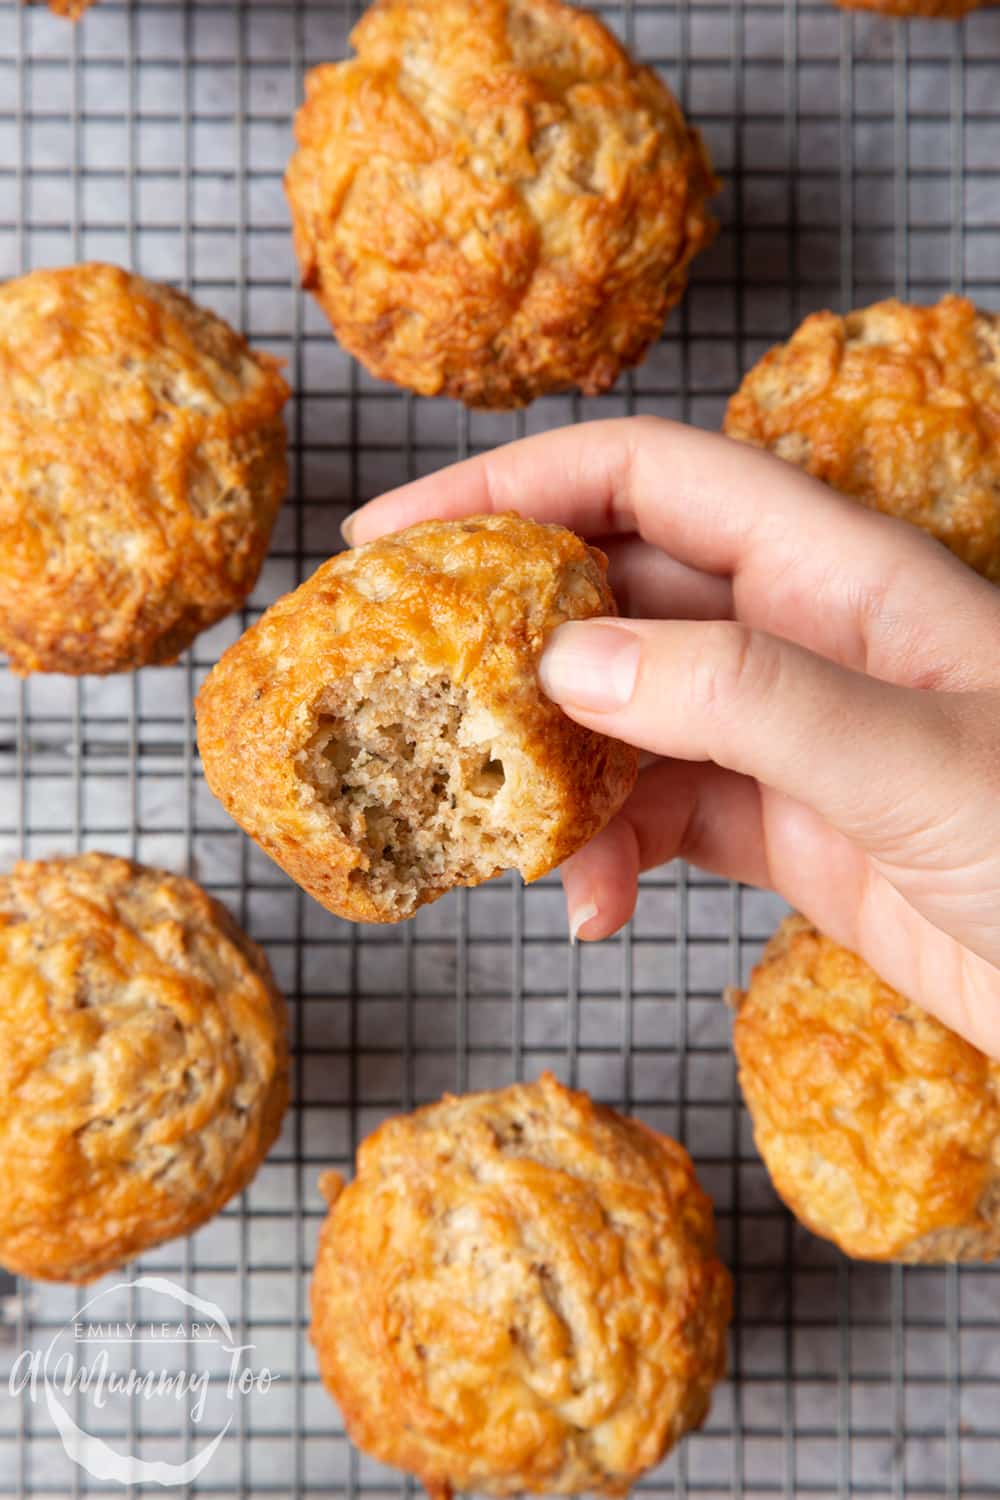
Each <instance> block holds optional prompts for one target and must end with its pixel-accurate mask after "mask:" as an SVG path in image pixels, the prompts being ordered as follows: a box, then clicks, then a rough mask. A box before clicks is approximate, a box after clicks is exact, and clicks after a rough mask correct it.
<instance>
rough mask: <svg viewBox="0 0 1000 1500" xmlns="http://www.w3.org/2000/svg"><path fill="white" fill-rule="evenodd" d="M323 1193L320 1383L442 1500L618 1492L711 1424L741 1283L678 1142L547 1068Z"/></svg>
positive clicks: (444, 1113)
mask: <svg viewBox="0 0 1000 1500" xmlns="http://www.w3.org/2000/svg"><path fill="white" fill-rule="evenodd" d="M321 1187H322V1188H323V1190H324V1191H325V1193H326V1195H327V1197H328V1198H329V1201H330V1204H331V1208H330V1213H329V1216H328V1218H327V1220H326V1223H325V1225H324V1227H323V1230H322V1232H321V1235H320V1241H319V1248H318V1252H317V1259H316V1274H315V1278H314V1281H313V1287H312V1313H313V1319H312V1337H313V1343H314V1345H315V1347H316V1354H317V1358H318V1360H319V1367H320V1372H321V1374H322V1377H323V1380H324V1381H325V1383H326V1385H327V1387H328V1389H329V1390H330V1393H331V1394H332V1395H333V1397H334V1398H335V1399H336V1401H337V1402H338V1404H339V1406H340V1408H341V1411H342V1413H343V1416H344V1420H345V1422H346V1425H347V1430H348V1433H349V1435H350V1436H351V1438H352V1439H353V1441H354V1442H355V1443H357V1444H358V1446H359V1447H361V1448H362V1449H364V1451H365V1452H366V1453H370V1454H371V1455H372V1456H373V1457H375V1458H377V1459H378V1460H379V1461H380V1462H382V1463H387V1464H392V1465H393V1466H394V1467H396V1468H401V1469H405V1470H407V1471H409V1472H410V1473H412V1474H415V1475H416V1476H417V1477H418V1478H419V1479H420V1480H422V1482H423V1483H424V1485H425V1486H426V1487H427V1490H428V1491H429V1493H430V1494H431V1495H432V1496H435V1497H439V1500H446V1497H448V1496H450V1495H451V1493H452V1492H453V1491H454V1490H474V1491H477V1492H480V1493H485V1494H490V1495H510V1494H514V1493H515V1492H517V1491H520V1490H527V1491H529V1492H531V1493H535V1494H568V1493H570V1492H572V1491H576V1490H586V1491H592V1492H595V1493H598V1494H607V1495H623V1494H625V1492H626V1491H627V1490H628V1487H629V1485H630V1484H631V1483H632V1482H633V1481H634V1480H635V1479H637V1478H638V1477H639V1476H640V1475H641V1474H642V1473H643V1472H644V1471H645V1470H647V1469H649V1468H651V1467H652V1466H653V1465H654V1464H656V1463H658V1462H659V1461H660V1459H661V1458H662V1457H663V1455H664V1454H665V1453H666V1452H667V1451H668V1449H670V1448H671V1447H672V1446H673V1444H674V1443H676V1442H677V1440H678V1439H679V1438H680V1437H682V1436H683V1434H684V1433H685V1432H688V1431H690V1430H691V1429H692V1428H694V1427H698V1426H700V1424H701V1423H702V1422H703V1420H704V1418H705V1416H706V1413H707V1411H708V1407H709V1402H710V1399H711V1393H712V1387H713V1386H714V1384H715V1382H716V1381H717V1380H718V1379H719V1378H720V1377H721V1375H722V1373H723V1367H724V1364H725V1344H726V1328H727V1324H728V1320H729V1314H730V1283H729V1276H728V1273H727V1272H726V1270H725V1269H724V1267H723V1266H722V1265H721V1264H720V1262H719V1261H718V1260H717V1258H716V1252H715V1229H714V1221H713V1215H712V1208H711V1205H710V1203H709V1200H708V1198H707V1197H706V1196H705V1194H704V1193H703V1192H702V1190H701V1188H700V1187H699V1186H698V1183H697V1181H696V1179H695V1175H694V1170H693V1168H692V1165H691V1161H690V1158H689V1157H688V1155H687V1152H686V1151H684V1149H683V1148H682V1147H681V1146H679V1145H677V1143H676V1142H675V1141H671V1140H668V1139H666V1138H665V1137H663V1136H659V1135H656V1134H655V1133H654V1132H653V1131H652V1130H649V1129H647V1128H646V1127H645V1126H643V1125H641V1124H639V1123H638V1121H636V1120H630V1119H626V1118H624V1117H623V1116H621V1115H619V1114H616V1113H615V1111H614V1110H611V1109H607V1108H605V1107H603V1106H601V1105H598V1104H594V1103H593V1102H592V1101H591V1100H590V1099H588V1097H587V1096H586V1095H585V1094H578V1093H571V1092H570V1091H569V1090H568V1089H564V1088H562V1087H561V1085H560V1084H558V1083H557V1082H556V1081H555V1079H554V1078H552V1077H551V1075H548V1074H547V1075H545V1076H544V1077H543V1078H541V1079H540V1080H539V1081H538V1082H537V1083H532V1084H517V1085H515V1086H514V1087H512V1088H508V1089H502V1090H499V1091H497V1092H494V1093H484V1094H471V1095H467V1096H465V1097H463V1098H457V1099H456V1098H451V1097H447V1096H446V1097H445V1098H444V1099H443V1100H442V1101H441V1102H440V1103H438V1104H432V1105H429V1106H428V1107H426V1108H424V1109H420V1110H418V1111H417V1112H416V1113H415V1114H412V1115H407V1116H403V1117H401V1118H399V1119H394V1120H390V1121H388V1123H387V1124H385V1125H383V1126H382V1127H381V1128H380V1129H379V1130H377V1131H376V1132H375V1134H374V1135H373V1136H371V1137H370V1138H369V1139H368V1140H367V1141H365V1142H364V1144H363V1145H362V1146H361V1149H360V1151H359V1152H358V1163H357V1175H356V1177H355V1179H354V1181H353V1182H352V1183H351V1185H350V1186H349V1187H347V1188H343V1186H342V1183H341V1181H340V1179H339V1177H337V1175H336V1174H334V1173H329V1174H327V1175H326V1177H325V1178H324V1179H323V1181H322V1183H321Z"/></svg>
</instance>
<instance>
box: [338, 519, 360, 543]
mask: <svg viewBox="0 0 1000 1500" xmlns="http://www.w3.org/2000/svg"><path fill="white" fill-rule="evenodd" d="M356 515H357V511H356V510H352V511H351V513H350V515H349V516H345V517H344V519H343V520H342V521H341V523H340V534H341V536H342V537H343V538H344V541H345V542H346V543H347V545H348V546H349V547H353V546H354V518H355V516H356Z"/></svg>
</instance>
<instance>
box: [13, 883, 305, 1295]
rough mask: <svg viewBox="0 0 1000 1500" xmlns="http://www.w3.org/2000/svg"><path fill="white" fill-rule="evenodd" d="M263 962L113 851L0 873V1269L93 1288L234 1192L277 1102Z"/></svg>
mask: <svg viewBox="0 0 1000 1500" xmlns="http://www.w3.org/2000/svg"><path fill="white" fill-rule="evenodd" d="M285 1027H286V1020H285V1005H284V1001H283V1000H282V998H281V996H280V994H279V993H278V991H277V989H276V988H275V985H274V981H273V979H272V977H271V972H270V969H269V968H268V964H267V960H266V959H265V957H264V955H263V953H262V952H261V951H260V949H259V948H258V947H257V946H256V944H254V943H252V942H251V941H250V939H249V938H248V937H246V936H245V935H244V934H243V933H242V932H241V931H240V930H239V928H238V927H237V926H236V924H235V923H234V922H233V920H232V918H231V917H230V916H229V914H228V912H226V911H225V910H224V908H223V907H221V906H220V905H219V904H218V902H216V901H213V900H212V898H211V897H210V896H208V895H207V894H206V892H205V891H203V890H202V889H201V887H200V886H197V885H195V884H194V882H193V881H190V880H185V879H182V878H181V877H179V876H176V875H168V874H165V873H164V872H163V871H162V870H153V869H148V868H146V867H145V866H142V865H136V864H132V863H131V862H130V861H128V860H124V859H118V858H116V857H115V856H113V855H110V854H82V855H77V856H76V857H75V858H70V859H49V860H40V861H37V862H35V863H27V862H23V863H21V864H18V865H15V867H14V870H13V872H12V873H11V874H10V875H8V876H5V877H2V878H0V1263H2V1264H3V1265H5V1266H7V1267H8V1268H9V1269H10V1270H13V1271H18V1272H21V1273H23V1274H24V1275H27V1276H35V1277H42V1278H45V1279H47V1280H56V1281H89V1280H91V1279H92V1278H93V1277H95V1276H99V1275H101V1274H102V1273H103V1272H104V1271H107V1270H111V1269H112V1268H113V1267H115V1266H117V1265H120V1264H121V1263H122V1262H123V1261H126V1260H128V1259H130V1258H131V1257H132V1256H134V1255H138V1254H139V1253H140V1252H141V1251H142V1250H144V1249H147V1248H148V1247H150V1246H152V1245H156V1244H158V1243H159V1242H160V1241H161V1240H165V1239H170V1238H172V1237H173V1236H175V1235H180V1234H185V1233H187V1232H188V1231H189V1230H191V1229H193V1228H195V1227H197V1226H198V1225H199V1224H202V1223H204V1221H205V1220H206V1219H208V1218H210V1217H211V1216H212V1214H214V1213H215V1212H217V1210H218V1209H220V1208H221V1207H222V1205H223V1204H224V1203H225V1202H226V1201H227V1200H228V1199H229V1198H231V1197H232V1196H233V1195H234V1194H235V1193H237V1192H239V1191H240V1190H241V1189H242V1188H243V1187H245V1186H246V1184H247V1182H248V1181H249V1180H250V1178H251V1177H252V1176H253V1174H254V1172H255V1171H256V1169H257V1167H258V1165H259V1164H260V1162H261V1160H262V1159H263V1157H264V1156H265V1154H266V1153H267V1151H268V1149H269V1147H270V1146H271V1144H272V1142H273V1141H274V1138H275V1136H276V1135H277V1133H278V1130H279V1127H280V1125H281V1119H282V1115H283V1113H284V1109H285V1103H286V1099H287V1090H288V1082H287V1073H288V1060H287V1042H286V1037H285Z"/></svg>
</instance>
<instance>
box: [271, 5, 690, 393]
mask: <svg viewBox="0 0 1000 1500" xmlns="http://www.w3.org/2000/svg"><path fill="white" fill-rule="evenodd" d="M351 40H352V42H353V44H354V48H355V51H356V54H357V55H356V56H355V57H354V58H352V59H350V60H349V61H347V62H341V63H335V64H329V65H326V66H323V67H319V68H315V69H313V71H312V72H311V73H310V74H309V75H308V78H307V80H306V101H305V104H304V105H303V107H302V109H301V110H300V111H299V114H298V118H297V120H296V127H295V129H296V138H297V140H298V150H297V151H296V153H295V155H294V156H293V157H292V160H291V163H290V165H289V168H288V174H287V178H286V188H287V192H288V201H289V204H290V207H291V214H292V225H293V229H294V234H295V247H296V250H297V253H298V258H299V263H300V265H301V269H302V277H303V283H304V285H305V286H306V287H308V288H309V289H310V290H311V291H312V292H314V293H315V295H316V298H317V300H318V302H319V303H320V306H321V307H322V308H323V310H324V312H325V313H326V315H327V317H328V318H329V319H330V322H331V323H332V325H333V328H334V331H335V332H336V334H337V337H338V338H339V339H340V341H341V343H342V344H343V345H344V346H345V348H346V349H348V350H349V351H350V353H351V354H353V355H354V356H355V357H356V358H357V359H359V360H361V362H362V363H363V364H364V365H365V366H366V367H367V368H368V369H369V370H370V371H371V373H372V374H373V375H376V376H378V377H379V379H381V380H392V381H395V382H396V383H397V384H399V385H403V386H408V387H409V388H410V389H411V390H414V391H417V392H419V394H420V395H422V396H439V395H445V396H453V397H455V398H456V399H458V400H460V401H464V402H466V403H467V404H468V405H470V406H485V407H510V406H521V405H524V404H525V403H527V402H529V401H531V400H532V399H533V398H534V397H536V396H539V395H541V394H543V393H544V392H546V391H552V390H556V389H560V388H562V387H565V386H579V387H580V389H581V390H583V391H584V392H586V393H587V394H588V395H596V394H597V393H599V392H600V391H605V390H607V389H608V388H609V387H610V386H611V385H613V384H614V382H615V380H616V379H617V377H618V375H619V373H620V372H621V371H622V370H623V369H625V368H626V367H627V366H629V365H633V364H635V363H636V362H637V361H638V360H639V359H641V358H642V356H643V354H644V353H645V351H646V349H647V347H648V345H649V344H650V343H651V342H652V341H653V340H654V339H655V338H656V337H657V335H658V334H659V332H660V329H661V327H662V325H663V320H664V317H665V316H666V314H667V312H668V310H669V309H670V308H671V307H672V306H673V305H674V303H675V302H677V301H678V299H679V298H680V296H681V294H682V293H683V291H684V287H685V285H686V282H687V268H688V264H689V262H690V261H691V259H692V257H693V256H694V255H695V254H697V252H698V251H699V250H700V249H701V248H702V247H703V246H704V245H705V244H707V243H708V241H709V239H710V238H711V236H712V234H713V232H714V227H715V226H714V224H713V221H712V220H711V218H710V216H709V214H708V212H707V210H706V207H705V200H706V198H708V197H709V196H710V195H711V194H712V193H714V192H715V191H716V190H717V187H718V184H717V183H716V182H715V180H714V178H713V176H712V172H711V167H710V164H709V161H708V157H707V154H706V152H705V148H704V146H703V145H702V142H701V138H700V137H699V135H698V133H697V131H694V130H692V129H691V128H690V127H689V126H688V124H687V122H686V121H685V119H684V116H683V114H682V113H681V110H680V107H679V105H678V104H677V101H676V100H675V99H674V97H673V95H672V94H671V93H670V91H669V90H668V89H667V88H666V87H665V86H664V84H662V83H661V82H660V80H659V79H658V78H657V77H656V75H655V74H654V73H653V72H652V71H651V70H650V69H648V68H640V67H637V66H636V65H635V64H634V63H633V62H632V61H631V59H630V58H629V57H628V55H627V53H626V52H625V51H624V50H623V49H622V47H621V45H620V44H619V43H618V42H617V41H616V40H615V39H614V37H612V35H611V34H610V32H608V31H607V29H606V28H605V27H604V26H603V25H602V23H601V22H600V21H599V20H597V18H596V17H595V16H592V15H589V14H586V13H585V12H583V11H580V10H576V9H574V8H573V7H571V6H569V5H564V4H562V0H377V3H376V4H374V5H373V6H372V7H371V9H370V10H369V11H368V12H367V13H366V14H365V15H364V16H363V18H362V19H361V21H360V22H359V23H358V25H357V26H356V27H355V28H354V31H353V33H352V37H351Z"/></svg>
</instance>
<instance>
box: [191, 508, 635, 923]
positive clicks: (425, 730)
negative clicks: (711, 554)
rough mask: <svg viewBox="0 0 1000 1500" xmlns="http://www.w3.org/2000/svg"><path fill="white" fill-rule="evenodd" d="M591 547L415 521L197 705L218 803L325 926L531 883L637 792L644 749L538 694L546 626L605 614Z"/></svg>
mask: <svg viewBox="0 0 1000 1500" xmlns="http://www.w3.org/2000/svg"><path fill="white" fill-rule="evenodd" d="M606 571H607V562H606V559H605V558H604V556H603V554H602V553H600V552H598V551H596V550H595V549H594V548H593V547H588V546H587V545H586V544H585V543H584V542H582V541H581V540H580V538H579V537H577V536H574V535H573V533H572V532H570V531H565V530H564V529H563V528H562V527H561V526H543V525H539V524H538V522H536V521H525V520H522V519H521V518H520V517H519V516H516V515H513V514H510V515H501V516H474V517H471V518H469V519H468V520H464V521H425V522H423V523H422V524H421V525H419V526H412V527H410V529H409V530H408V531H401V532H398V533H397V534H396V535H395V536H386V537H382V538H381V539H380V540H379V541H376V542H369V543H368V545H367V546H364V547H357V548H355V549H354V551H350V552H342V553H341V554H340V555H339V556H338V557H334V558H331V560H330V561H329V562H327V563H324V564H323V566H322V567H321V568H319V569H318V570H317V572H315V573H314V574H313V576H312V577H311V578H310V579H308V581H307V582H306V583H304V584H302V586H301V587H300V588H298V589H296V591H295V593H293V594H287V595H286V596H285V597H284V598H283V599H279V600H278V602H277V603H276V604H274V605H272V607H271V608H270V609H269V610H268V611H267V613H266V614H265V615H264V616H263V617H262V619H261V620H260V621H259V622H258V623H257V624H256V625H254V626H253V627H252V628H251V629H250V630H248V631H247V632H246V634H245V635H244V636H243V637H242V638H241V639H240V640H239V641H237V642H236V644H235V645H234V646H231V647H230V648H229V650H228V651H227V652H226V653H225V655H224V656H223V657H222V660H221V661H220V662H219V663H218V665H217V666H216V667H215V668H214V670H213V671H212V672H211V673H210V675H209V677H208V679H207V681H206V682H205V685H204V687H203V688H202V690H201V693H200V694H199V696H198V745H199V748H200V750H201V758H202V763H203V765H204V768H205V776H206V778H207V780H208V784H209V786H210V787H211V789H212V791H213V792H214V793H215V795H216V796H217V797H218V798H219V800H220V801H221V802H222V804H223V805H224V807H225V808H226V810H227V811H228V812H229V813H230V814H231V816H232V817H234V818H235V819H236V821H237V823H239V824H240V826H241V827H242V828H244V829H245V830H246V831H247V833H249V834H250V835H251V836H252V837H253V838H255V839H256V840H257V842H258V843H259V844H260V845H261V847H262V848H264V849H266V850H267V852H268V854H270V856H271V857H272V859H275V860H277V862H278V864H279V865H281V867H282V869H284V870H287V872H288V874H289V875H291V877H292V879H293V880H297V881H298V883H299V884H300V885H301V886H304V888H305V889H306V890H307V891H308V892H309V893H310V895H312V896H315V898H316V900H317V901H320V902H321V903H322V904H323V905H324V906H325V907H327V908H328V909H329V910H330V911H333V912H337V913H338V914H339V915H340V916H343V917H348V918H351V919H353V920H355V921H364V922H397V921H399V920H400V919H401V918H403V917H408V916H410V915H412V913H413V912H414V911H416V909H417V907H418V906H422V905H423V904H424V903H425V902H427V901H434V900H436V899H437V897H438V896H441V895H443V894H444V892H445V891H447V890H450V889H451V887H452V886H456V885H478V884H479V883H480V882H481V881H484V880H490V879H492V878H493V876H494V875H498V874H500V872H501V871H502V870H507V869H518V870H520V871H521V874H522V875H523V876H524V878H525V880H535V879H537V877H538V876H540V875H544V874H545V873H546V872H547V871H548V870H551V869H552V868H553V867H554V866H555V865H557V864H559V863H560V862H561V861H562V860H564V859H566V858H567V856H568V855H570V854H572V853H573V852H574V850H576V849H578V848H580V847H581V845H583V844H585V843H586V842H587V840H588V839H589V838H591V837H592V835H593V834H595V833H596V832H597V831H598V829H600V828H602V827H603V826H604V824H605V823H606V822H607V821H608V820H609V818H611V817H612V816H613V814H614V813H615V812H617V810H618V808H619V807H620V806H621V804H622V802H623V801H624V800H625V798H626V796H627V795H628V793H629V792H630V790H631V789H632V786H633V784H634V782H635V778H636V773H637V769H638V755H637V752H636V751H635V750H633V749H632V748H631V747H629V746H626V745H623V744H621V743H620V742H619V741H618V740H611V739H607V738H605V737H604V736H603V735H599V734H594V733H592V732H591V731H590V730H589V729H583V728H581V727H580V726H579V725H577V724H574V723H573V721H572V720H571V719H569V718H567V716H566V715H565V714H564V713H563V711H562V709H560V708H557V707H556V705H555V704H554V703H552V702H551V701H550V700H549V699H548V698H546V697H545V695H544V694H543V693H542V691H541V689H540V688H539V686H538V679H537V675H536V669H537V665H538V659H539V657H540V655H541V653H542V647H543V644H544V641H545V636H546V634H547V632H548V631H550V630H551V629H553V628H554V626H556V625H559V624H561V623H562V621H564V620H578V619H586V618H587V617H588V616H591V615H608V614H614V613H616V611H615V602H614V599H613V597H612V595H611V592H610V590H609V588H608V585H607V581H606V576H605V575H606Z"/></svg>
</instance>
